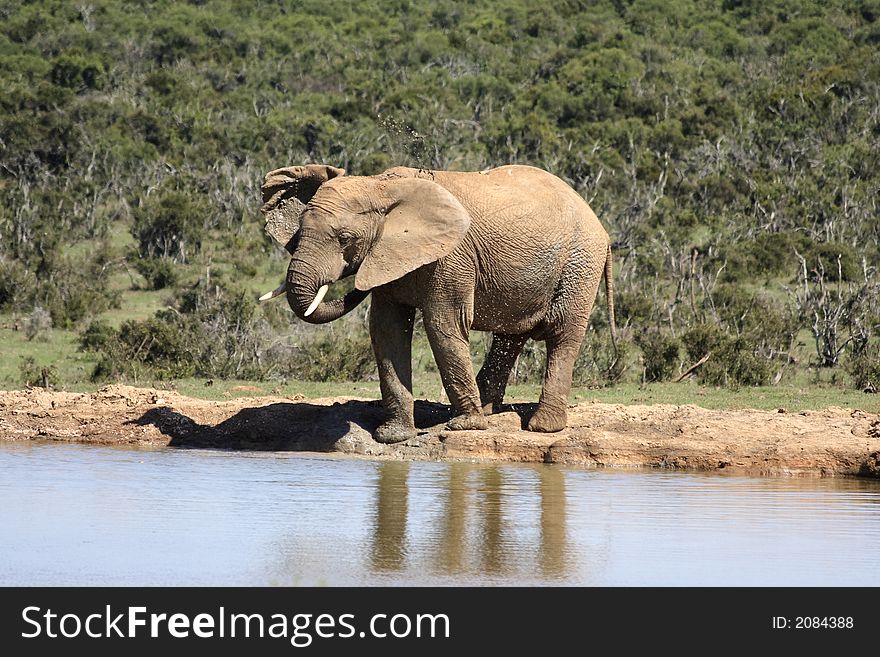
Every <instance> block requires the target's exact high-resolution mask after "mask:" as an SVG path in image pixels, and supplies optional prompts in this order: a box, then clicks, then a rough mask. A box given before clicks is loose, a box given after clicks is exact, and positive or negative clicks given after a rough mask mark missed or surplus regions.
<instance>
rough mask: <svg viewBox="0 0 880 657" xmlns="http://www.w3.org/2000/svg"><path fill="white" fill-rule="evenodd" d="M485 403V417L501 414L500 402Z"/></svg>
mask: <svg viewBox="0 0 880 657" xmlns="http://www.w3.org/2000/svg"><path fill="white" fill-rule="evenodd" d="M482 403H483V415H494V414H495V413H500V412H501V402H500V401H487V402H482Z"/></svg>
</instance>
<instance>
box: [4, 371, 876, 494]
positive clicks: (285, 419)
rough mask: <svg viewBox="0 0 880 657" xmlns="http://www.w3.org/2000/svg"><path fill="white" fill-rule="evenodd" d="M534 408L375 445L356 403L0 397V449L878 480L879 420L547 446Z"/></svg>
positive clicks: (597, 426) (757, 419) (433, 421)
mask: <svg viewBox="0 0 880 657" xmlns="http://www.w3.org/2000/svg"><path fill="white" fill-rule="evenodd" d="M533 411H534V404H514V405H511V406H510V407H509V410H507V411H506V412H504V413H500V414H498V415H494V416H492V417H491V418H490V428H489V430H488V431H447V430H445V428H444V423H445V422H446V421H447V420H448V419H449V417H450V416H449V407H448V406H444V405H442V404H437V403H433V402H426V401H418V402H416V423H417V425H418V426H419V427H420V430H421V431H422V433H421V434H420V435H419V436H418V437H417V438H416V439H414V440H411V441H407V442H404V443H398V444H396V445H381V444H379V443H376V442H375V441H373V440H372V438H371V436H370V432H371V431H372V430H373V429H374V428H375V427H376V426H377V425H378V423H379V422H380V421H381V417H382V409H381V407H380V405H379V403H378V402H377V401H373V400H365V399H357V398H341V397H340V398H335V399H303V398H302V397H301V396H299V395H297V396H294V397H259V398H238V399H233V400H228V401H204V400H199V399H192V398H189V397H184V396H181V395H179V394H177V393H174V392H169V391H164V390H153V389H145V388H133V387H129V386H121V385H111V386H107V387H105V388H102V389H101V390H99V391H98V392H96V393H91V394H79V393H67V392H54V391H46V390H42V389H39V388H36V389H32V390H27V391H0V440H54V441H67V442H81V443H90V444H98V445H143V446H150V445H151V446H172V447H202V448H205V447H207V448H230V449H246V450H302V451H320V452H339V453H343V454H352V455H362V456H373V457H385V458H394V459H435V460H482V461H537V462H547V463H565V464H573V465H578V466H586V467H638V466H643V467H656V468H678V469H691V470H716V471H717V470H724V471H729V472H736V473H742V474H753V475H808V476H841V475H858V476H865V477H880V415H876V414H873V413H866V412H862V411H858V410H848V409H841V408H828V409H825V410H821V411H803V412H798V413H788V412H786V411H785V410H783V409H779V410H777V411H758V410H725V411H718V410H707V409H704V408H700V407H698V406H692V405H685V406H674V405H669V404H658V405H651V406H640V405H632V406H629V405H621V404H602V403H598V402H595V403H583V404H579V405H577V406H573V407H571V408H570V410H569V428H568V429H566V430H564V431H562V432H560V433H556V434H537V433H531V432H527V431H523V430H522V429H521V427H522V426H523V422H524V420H526V419H528V417H529V415H530V414H531V413H532V412H533Z"/></svg>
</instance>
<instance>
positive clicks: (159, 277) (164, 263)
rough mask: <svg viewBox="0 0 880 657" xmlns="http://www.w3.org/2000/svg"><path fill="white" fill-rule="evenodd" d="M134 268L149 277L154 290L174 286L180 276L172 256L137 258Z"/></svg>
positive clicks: (146, 277) (148, 281)
mask: <svg viewBox="0 0 880 657" xmlns="http://www.w3.org/2000/svg"><path fill="white" fill-rule="evenodd" d="M134 268H135V269H136V270H137V271H138V273H139V274H140V275H141V276H143V277H144V278H145V279H147V283H149V285H150V288H151V289H153V290H163V289H165V288H167V287H174V286H175V285H177V282H178V280H179V278H180V277H179V275H178V272H177V269H176V268H175V266H174V262H173V261H172V260H171V259H170V258H162V257H160V258H136V259H135V261H134Z"/></svg>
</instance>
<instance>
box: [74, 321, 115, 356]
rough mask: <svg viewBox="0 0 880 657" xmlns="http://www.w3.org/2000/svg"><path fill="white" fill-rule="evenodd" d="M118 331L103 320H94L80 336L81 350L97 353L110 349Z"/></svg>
mask: <svg viewBox="0 0 880 657" xmlns="http://www.w3.org/2000/svg"><path fill="white" fill-rule="evenodd" d="M115 338H116V329H114V328H113V327H112V326H110V325H109V324H108V323H107V322H105V321H103V320H99V319H97V320H93V321H92V322H90V323H89V325H88V326H87V327H86V329H85V330H84V331H83V332H82V333H81V334H80V336H79V350H80V351H86V352H92V353H97V352H100V351H104V350H106V349H108V347H109V345H110V343H111V342H112V341H113V340H114V339H115Z"/></svg>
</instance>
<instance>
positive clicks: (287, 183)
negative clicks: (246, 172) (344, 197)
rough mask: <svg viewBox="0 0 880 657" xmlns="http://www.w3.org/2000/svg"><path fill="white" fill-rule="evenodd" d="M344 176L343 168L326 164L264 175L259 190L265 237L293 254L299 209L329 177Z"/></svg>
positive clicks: (276, 170) (304, 205)
mask: <svg viewBox="0 0 880 657" xmlns="http://www.w3.org/2000/svg"><path fill="white" fill-rule="evenodd" d="M343 175H345V169H338V168H336V167H331V166H329V165H327V164H306V165H303V166H295V167H284V168H283V169H275V170H274V171H270V172H269V173H267V174H266V177H265V178H264V180H263V185H262V187H260V191H261V192H262V194H263V207H262V208H260V211H261V212H262V213H263V215H264V216H265V217H266V225H265V230H266V232H267V233H268V234H269V237H271V238H272V239H274V240H275V241H276V242H278V243H279V244H280V245H281V246H283V247H284V248H285V249H287V250H288V252H290V253H293V237H294V235H296V233H297V231H298V230H299V226H300V221H301V217H302V213H303V210H304V209H305V207H306V203H308V202H309V201H310V200H311V199H312V197H313V196H314V195H315V192H317V191H318V188H319V187H320V186H321V185H323V184H324V183H325V182H327V181H328V180H330V179H331V178H336V177H338V176H343Z"/></svg>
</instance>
